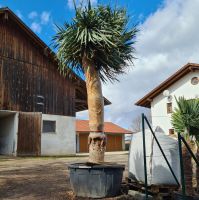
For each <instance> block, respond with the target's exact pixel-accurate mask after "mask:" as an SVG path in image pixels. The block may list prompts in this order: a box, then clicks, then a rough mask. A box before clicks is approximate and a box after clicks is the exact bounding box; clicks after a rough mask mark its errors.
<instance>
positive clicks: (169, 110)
mask: <svg viewBox="0 0 199 200" xmlns="http://www.w3.org/2000/svg"><path fill="white" fill-rule="evenodd" d="M172 112H173V109H172V103H167V113H168V114H169V113H172Z"/></svg>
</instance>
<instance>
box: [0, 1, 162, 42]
mask: <svg viewBox="0 0 199 200" xmlns="http://www.w3.org/2000/svg"><path fill="white" fill-rule="evenodd" d="M92 1H93V3H94V4H96V3H97V0H92ZM71 2H72V0H58V1H55V0H28V1H27V0H0V6H1V7H2V6H3V7H6V6H7V7H9V8H10V9H11V10H13V11H14V12H15V13H16V14H17V15H18V16H20V18H21V19H22V20H23V21H24V22H25V24H27V25H28V26H29V27H31V28H32V29H33V31H34V32H35V33H36V34H37V35H38V36H39V37H40V38H41V39H42V40H43V41H44V42H45V43H46V44H47V45H49V44H50V43H51V38H52V36H53V35H54V34H55V29H54V24H55V23H56V24H59V25H61V24H63V22H64V21H70V20H71V18H72V17H73V16H74V9H72V8H71ZM161 2H162V1H161V0H150V4H149V0H109V1H107V0H98V3H100V4H106V3H110V4H112V5H114V4H115V3H117V5H118V6H124V7H126V8H128V13H129V15H130V16H132V17H133V20H134V22H135V23H139V22H141V21H143V20H144V19H146V18H147V16H148V15H150V14H151V13H152V12H154V11H155V10H156V9H157V8H158V7H159V6H160V5H161ZM42 19H43V20H42Z"/></svg>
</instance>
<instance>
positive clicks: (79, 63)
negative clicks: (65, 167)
mask: <svg viewBox="0 0 199 200" xmlns="http://www.w3.org/2000/svg"><path fill="white" fill-rule="evenodd" d="M75 11H76V14H75V17H74V18H73V19H72V22H71V23H65V24H64V26H62V27H60V26H57V28H58V30H57V33H56V35H55V36H54V38H53V40H54V43H55V48H57V57H58V60H59V61H60V69H61V70H62V71H63V72H64V73H65V74H66V75H70V73H71V71H78V72H80V73H82V74H84V75H85V80H86V87H87V96H88V98H87V101H88V110H89V127H90V134H89V139H88V144H89V162H93V163H99V162H103V161H104V152H105V148H106V136H105V134H104V131H103V128H104V100H103V95H102V86H101V81H102V82H106V81H108V80H110V81H114V80H117V75H118V74H122V73H124V72H125V69H126V68H127V66H129V63H131V64H133V63H132V62H133V59H134V52H135V49H134V42H135V41H134V39H135V36H136V33H137V31H138V30H137V28H136V26H132V27H131V28H130V24H128V23H129V17H128V16H127V13H126V10H125V9H118V8H114V9H113V8H112V7H111V6H103V5H98V6H96V7H92V6H91V3H90V1H88V5H87V6H86V7H80V8H77V7H76V6H75Z"/></svg>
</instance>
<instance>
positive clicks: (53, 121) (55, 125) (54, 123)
mask: <svg viewBox="0 0 199 200" xmlns="http://www.w3.org/2000/svg"><path fill="white" fill-rule="evenodd" d="M45 122H52V123H53V131H44V123H45ZM56 130H57V122H56V120H48V119H43V120H42V134H56V133H57V132H56Z"/></svg>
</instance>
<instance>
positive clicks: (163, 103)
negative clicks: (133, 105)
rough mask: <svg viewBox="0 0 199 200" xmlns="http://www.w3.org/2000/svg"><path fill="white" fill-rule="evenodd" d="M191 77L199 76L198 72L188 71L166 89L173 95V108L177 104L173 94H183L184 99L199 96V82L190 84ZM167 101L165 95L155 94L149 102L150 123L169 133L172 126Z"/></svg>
mask: <svg viewBox="0 0 199 200" xmlns="http://www.w3.org/2000/svg"><path fill="white" fill-rule="evenodd" d="M193 77H199V72H198V71H195V72H190V73H188V74H187V75H185V76H184V77H182V78H181V79H180V80H178V81H177V82H175V83H174V84H173V85H172V86H170V87H169V88H167V90H169V91H170V95H172V97H173V99H172V106H173V110H174V108H175V107H176V106H177V105H176V101H175V98H174V96H176V97H177V98H178V97H179V96H184V97H185V98H186V99H193V98H196V95H198V97H199V84H197V85H192V84H191V79H192V78H193ZM167 103H168V100H167V97H164V96H163V94H162V93H161V94H159V95H158V96H156V97H155V98H154V99H153V101H152V102H151V115H152V124H153V126H154V127H156V126H160V128H162V129H163V131H164V132H165V134H169V129H171V128H172V125H171V114H167Z"/></svg>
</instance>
